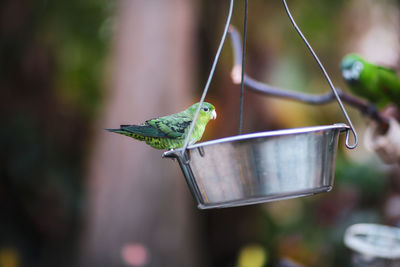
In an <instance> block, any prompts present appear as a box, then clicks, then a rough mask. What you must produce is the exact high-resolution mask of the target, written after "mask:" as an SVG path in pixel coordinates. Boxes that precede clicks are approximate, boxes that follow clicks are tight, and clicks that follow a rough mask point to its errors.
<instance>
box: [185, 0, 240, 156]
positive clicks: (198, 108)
mask: <svg viewBox="0 0 400 267" xmlns="http://www.w3.org/2000/svg"><path fill="white" fill-rule="evenodd" d="M234 2H235V1H234V0H230V5H229V11H228V17H227V19H226V23H225V28H224V32H223V34H222V38H221V41H220V43H219V46H218V49H217V53H216V54H215V58H214V62H213V64H212V67H211V70H210V74H209V75H208V79H207V83H206V85H205V87H204V89H203V94H202V95H201V99H200V102H199V106H198V107H197V110H196V113H195V114H194V117H193V121H192V123H191V124H190V128H189V131H188V134H187V136H186V139H185V143H184V144H183V147H182V154H181V156H182V157H184V155H185V152H186V149H187V146H188V144H189V140H190V136H191V135H192V132H193V129H194V126H195V125H196V121H197V117H198V116H199V113H200V109H201V106H202V104H203V102H204V99H205V98H206V95H207V92H208V88H209V87H210V83H211V80H212V77H213V76H214V72H215V67H216V66H217V62H218V59H219V55H220V54H221V50H222V47H223V46H224V42H225V39H226V35H227V33H228V28H229V24H230V23H231V18H232V11H233V4H234Z"/></svg>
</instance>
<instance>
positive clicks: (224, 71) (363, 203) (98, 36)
mask: <svg viewBox="0 0 400 267" xmlns="http://www.w3.org/2000/svg"><path fill="white" fill-rule="evenodd" d="M371 1H372V0H370V1H365V3H364V2H363V1H360V0H353V1H344V0H340V1H329V0H324V1H322V0H309V1H294V0H293V1H289V3H288V4H289V7H290V9H291V10H292V13H293V15H294V17H295V19H296V21H297V23H298V24H299V26H300V27H301V28H302V30H303V32H304V33H305V35H306V36H307V37H308V39H309V41H310V43H311V44H312V45H313V47H314V48H315V50H316V51H317V53H318V55H319V56H320V58H321V60H322V62H323V63H324V64H325V67H326V68H327V70H328V72H329V73H330V75H331V76H332V79H333V80H334V81H335V85H338V86H339V87H342V88H344V90H346V89H345V85H344V83H343V82H342V81H341V77H340V73H339V70H338V65H339V62H340V59H341V57H342V56H343V54H344V51H345V50H346V49H347V48H346V44H348V43H351V42H350V41H349V40H350V39H351V38H353V37H354V36H359V35H362V34H363V32H355V30H354V28H350V27H346V25H348V24H349V21H350V22H352V20H353V13H352V12H353V10H352V9H351V8H350V6H351V5H352V4H354V3H355V4H357V5H361V3H363V5H365V6H367V5H370V4H371ZM375 4H377V3H375ZM378 4H381V5H390V7H392V8H396V9H398V4H400V1H397V2H395V1H389V0H386V1H380V2H379V3H378ZM198 5H199V16H197V17H196V18H194V19H198V21H197V22H196V23H197V25H198V31H197V32H198V36H197V39H198V42H197V45H198V51H197V52H198V62H199V66H198V71H199V75H198V86H197V87H198V88H202V87H203V86H204V81H205V80H206V77H207V75H208V71H209V68H210V65H211V60H212V58H213V56H214V53H215V50H216V45H217V42H218V40H219V38H220V35H221V32H222V28H223V27H222V24H223V22H224V20H225V15H226V13H227V7H228V2H227V1H198ZM113 9H114V2H112V1H105V0H87V1H79V0H68V1H67V0H59V1H49V0H31V1H22V0H5V1H2V2H1V3H0V14H1V15H0V86H1V89H2V91H1V93H2V96H1V98H0V99H1V100H0V101H1V102H0V103H1V105H0V123H1V124H0V125H1V129H0V151H1V154H0V210H1V212H2V214H1V216H0V237H1V238H0V266H1V267H3V266H4V267H14V266H60V267H62V266H75V263H74V260H75V259H76V254H77V253H78V251H77V248H78V245H77V244H78V238H79V235H80V233H81V231H82V229H81V224H80V223H81V222H80V219H81V212H82V207H83V204H82V203H83V202H82V201H83V199H84V197H85V195H84V174H85V171H86V170H85V164H86V163H87V158H86V157H87V155H88V153H89V151H90V146H91V139H92V134H91V127H92V125H93V122H94V120H95V119H97V117H98V114H99V111H100V109H101V107H102V104H103V100H104V90H103V87H104V80H105V78H104V77H103V76H104V66H105V64H106V63H107V52H108V46H109V40H110V38H111V34H112V30H113V17H112V13H113ZM242 16H243V5H242V1H237V3H236V8H235V13H234V18H233V24H234V25H235V26H237V27H238V28H239V29H241V27H242ZM396 34H398V33H396ZM231 53H232V51H231V48H230V44H229V41H228V42H227V43H226V44H225V48H224V50H223V54H222V57H221V61H220V63H219V65H218V68H217V73H216V75H215V77H214V80H213V83H212V85H211V88H210V94H209V98H211V99H213V100H215V101H213V103H214V102H215V103H216V105H217V109H218V110H221V113H219V114H222V116H219V123H218V126H216V127H220V128H219V129H218V130H216V131H215V133H216V135H218V134H219V135H221V136H227V135H233V134H235V133H236V125H237V121H236V116H235V114H237V113H238V108H237V107H238V103H239V100H238V96H239V90H238V86H235V85H232V83H231V81H230V78H229V72H230V69H231V66H232V55H231ZM246 71H247V72H248V73H249V74H250V75H251V76H253V77H255V78H257V79H259V80H262V81H266V82H269V83H271V84H273V85H276V86H280V87H282V88H287V89H292V90H297V91H304V92H310V93H319V92H326V91H328V90H329V88H328V85H327V84H326V81H325V80H324V78H323V77H322V75H321V72H320V70H319V69H318V67H317V65H316V64H315V62H314V60H313V59H312V58H311V56H310V55H309V52H308V51H307V50H306V48H305V46H304V44H303V43H302V42H301V41H300V39H299V37H298V36H297V34H296V33H295V31H294V29H293V28H292V27H291V25H290V24H289V20H288V18H287V17H286V14H285V12H284V10H283V7H282V3H281V2H280V1H261V0H252V1H249V23H248V39H247V59H246ZM336 83H337V84H336ZM199 93H200V89H199ZM350 112H351V115H352V117H353V118H356V119H357V121H356V125H362V124H365V121H364V120H363V119H362V118H360V116H359V115H358V113H357V112H356V111H354V110H351V109H350ZM224 114H229V115H230V116H224ZM338 121H343V116H342V114H341V112H340V110H339V108H338V107H337V104H336V103H332V104H330V105H326V106H321V107H319V106H307V105H303V104H298V103H292V102H287V101H282V100H272V99H271V98H267V97H263V96H262V97H261V96H260V95H258V94H254V93H250V92H248V91H246V93H245V113H244V122H245V124H244V126H245V129H246V130H247V131H248V132H252V131H262V130H271V129H276V128H288V127H298V126H308V125H315V124H329V123H334V122H338ZM214 137H220V136H214ZM360 146H362V143H360ZM340 147H341V151H339V155H338V159H337V171H336V181H335V187H334V189H333V190H332V192H330V193H327V194H322V195H317V196H313V197H307V198H301V199H292V200H285V201H280V202H277V203H267V204H263V205H257V206H251V207H242V208H235V209H227V210H217V211H210V212H202V213H201V218H202V221H201V223H202V225H203V226H204V228H203V233H202V234H203V236H204V242H205V244H206V245H205V246H204V247H205V248H204V254H205V255H207V257H208V258H209V260H208V261H209V262H210V264H211V265H210V266H215V267H224V266H255V265H256V264H258V265H260V266H262V265H264V266H277V264H278V262H280V260H281V259H285V258H289V259H292V260H294V261H295V262H298V263H300V264H304V266H308V267H317V266H324V267H333V266H341V267H346V266H350V251H349V250H348V249H346V248H345V247H344V245H343V241H342V238H343V233H344V231H345V229H346V227H347V226H349V225H351V224H353V223H358V222H377V223H384V222H387V221H388V220H387V217H385V212H384V205H385V203H386V200H387V198H389V196H390V195H396V194H397V195H399V194H400V193H399V191H400V186H399V184H400V183H399V182H398V180H399V174H398V172H399V171H398V170H397V173H396V171H393V170H391V169H390V170H388V169H385V167H383V166H382V165H381V164H379V163H376V162H373V159H371V157H368V156H367V157H365V159H364V158H363V157H362V156H365V155H360V154H361V153H363V152H360V153H358V154H357V152H353V151H352V152H348V153H346V152H345V151H344V150H343V145H341V146H340ZM349 154H354V155H356V156H354V157H358V159H357V160H354V158H350V156H349ZM360 158H362V159H360ZM392 185H396V186H392ZM398 219H399V220H400V218H398Z"/></svg>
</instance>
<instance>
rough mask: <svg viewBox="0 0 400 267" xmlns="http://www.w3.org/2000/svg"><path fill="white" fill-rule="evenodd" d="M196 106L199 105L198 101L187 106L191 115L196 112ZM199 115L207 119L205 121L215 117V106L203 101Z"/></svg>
mask: <svg viewBox="0 0 400 267" xmlns="http://www.w3.org/2000/svg"><path fill="white" fill-rule="evenodd" d="M198 106H199V103H196V104H194V105H192V106H191V107H189V108H188V110H189V111H190V113H191V114H192V115H193V116H194V114H195V113H196V110H197V108H198ZM199 117H200V118H204V119H207V121H208V120H210V119H216V118H217V112H216V111H215V107H214V106H213V105H212V104H210V103H207V102H203V104H202V105H201V108H200V113H199Z"/></svg>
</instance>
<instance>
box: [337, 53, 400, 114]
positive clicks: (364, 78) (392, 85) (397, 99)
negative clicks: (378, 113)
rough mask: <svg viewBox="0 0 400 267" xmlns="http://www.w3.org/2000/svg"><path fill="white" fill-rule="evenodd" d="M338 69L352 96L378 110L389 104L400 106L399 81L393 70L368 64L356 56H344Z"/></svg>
mask: <svg viewBox="0 0 400 267" xmlns="http://www.w3.org/2000/svg"><path fill="white" fill-rule="evenodd" d="M340 69H341V71H342V76H343V78H344V80H345V81H346V82H347V84H348V86H349V88H350V90H351V91H352V92H353V93H354V94H356V95H358V96H360V97H363V98H365V99H367V100H368V101H370V102H371V103H373V104H375V105H377V107H378V108H382V107H384V106H386V105H387V104H388V103H389V102H392V103H394V104H396V105H397V106H400V79H399V77H398V76H397V74H396V71H395V70H393V69H390V68H387V67H383V66H379V65H375V64H372V63H369V62H367V61H366V60H364V59H363V58H362V57H360V56H359V55H357V54H349V55H346V56H345V57H344V58H343V59H342V62H341V64H340Z"/></svg>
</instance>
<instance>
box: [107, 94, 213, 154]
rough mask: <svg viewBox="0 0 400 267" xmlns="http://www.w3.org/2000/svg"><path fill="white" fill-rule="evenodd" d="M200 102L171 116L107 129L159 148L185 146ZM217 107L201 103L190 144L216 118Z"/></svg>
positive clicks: (198, 138)
mask: <svg viewBox="0 0 400 267" xmlns="http://www.w3.org/2000/svg"><path fill="white" fill-rule="evenodd" d="M198 106H199V103H196V104H194V105H192V106H190V107H189V108H187V109H186V110H184V111H182V112H179V113H175V114H172V115H169V116H164V117H160V118H156V119H151V120H147V121H145V122H144V123H142V124H140V125H121V126H120V128H119V129H105V130H107V131H110V132H114V133H119V134H123V135H126V136H129V137H132V138H135V139H137V140H140V141H144V142H146V143H147V144H148V145H150V146H151V147H154V148H157V149H175V148H180V147H182V146H183V144H184V142H185V139H186V136H187V135H188V131H189V128H190V124H191V123H192V121H193V117H194V115H195V113H196V110H197V107H198ZM216 118H217V113H216V112H215V107H214V106H213V105H211V104H210V103H207V102H204V103H203V104H202V105H201V109H200V113H199V116H198V117H197V121H196V124H195V126H194V129H193V132H192V135H191V136H190V139H189V145H192V144H194V143H196V142H197V141H199V140H200V139H201V137H202V136H203V133H204V130H205V128H206V125H207V123H208V122H209V121H210V119H216Z"/></svg>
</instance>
